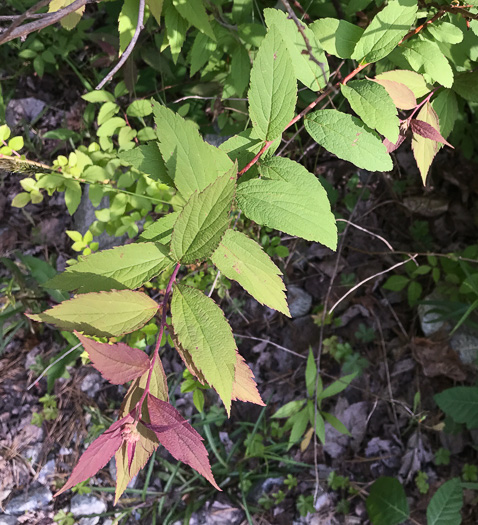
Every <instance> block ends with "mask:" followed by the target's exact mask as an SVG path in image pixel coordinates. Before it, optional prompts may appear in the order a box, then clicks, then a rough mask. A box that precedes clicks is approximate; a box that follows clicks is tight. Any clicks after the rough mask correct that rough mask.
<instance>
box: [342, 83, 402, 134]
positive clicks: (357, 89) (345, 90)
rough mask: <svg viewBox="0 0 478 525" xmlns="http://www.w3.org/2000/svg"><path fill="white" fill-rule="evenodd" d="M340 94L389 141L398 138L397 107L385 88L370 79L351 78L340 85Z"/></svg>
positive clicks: (365, 121)
mask: <svg viewBox="0 0 478 525" xmlns="http://www.w3.org/2000/svg"><path fill="white" fill-rule="evenodd" d="M340 89H341V91H342V95H343V96H344V97H345V98H346V99H347V100H348V101H349V103H350V106H351V108H352V109H353V110H354V111H355V113H357V115H358V116H359V117H360V118H361V119H362V120H363V122H364V123H365V124H366V125H367V126H368V127H369V128H372V129H376V130H377V131H378V132H379V133H380V134H381V135H384V136H385V137H386V138H387V139H388V140H390V141H391V142H396V141H397V140H398V131H399V124H400V123H399V120H398V116H397V108H396V107H395V104H394V103H393V100H392V98H391V97H390V95H389V94H388V93H387V90H386V89H385V88H384V87H383V86H381V85H380V84H378V83H376V82H372V81H370V80H352V81H350V82H349V83H348V84H346V85H343V84H342V85H341V86H340Z"/></svg>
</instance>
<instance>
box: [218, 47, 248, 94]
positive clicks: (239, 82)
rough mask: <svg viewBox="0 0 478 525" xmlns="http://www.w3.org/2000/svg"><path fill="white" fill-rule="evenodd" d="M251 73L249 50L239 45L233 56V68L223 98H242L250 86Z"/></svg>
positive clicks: (225, 85) (235, 48)
mask: <svg viewBox="0 0 478 525" xmlns="http://www.w3.org/2000/svg"><path fill="white" fill-rule="evenodd" d="M250 71H251V59H250V58H249V53H248V52H247V49H246V48H245V47H244V46H243V45H242V44H238V45H236V46H234V49H233V51H232V55H231V67H230V70H229V74H228V76H227V79H226V82H225V84H224V89H223V91H222V98H230V97H234V96H236V97H242V95H243V94H244V91H245V90H246V88H247V86H248V85H249V76H250Z"/></svg>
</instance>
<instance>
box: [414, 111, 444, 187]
mask: <svg viewBox="0 0 478 525" xmlns="http://www.w3.org/2000/svg"><path fill="white" fill-rule="evenodd" d="M416 118H417V120H422V121H423V122H426V123H427V124H430V125H431V126H433V127H434V128H435V129H436V130H437V131H440V124H439V121H438V115H437V114H436V112H435V110H434V109H433V108H432V105H431V104H430V102H427V103H426V104H424V105H423V106H422V109H421V110H420V112H419V113H418V115H417V117H416ZM438 146H439V143H438V142H436V141H434V140H432V139H427V138H425V137H422V136H421V135H417V134H416V133H414V134H413V135H412V150H413V156H414V157H415V161H416V163H417V166H418V169H419V170H420V174H421V176H422V181H423V184H425V183H426V180H427V175H428V170H429V169H430V166H431V163H432V162H433V159H434V158H435V155H436V154H437V153H438V149H439V148H438Z"/></svg>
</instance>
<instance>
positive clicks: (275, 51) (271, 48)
mask: <svg viewBox="0 0 478 525" xmlns="http://www.w3.org/2000/svg"><path fill="white" fill-rule="evenodd" d="M248 97H249V114H250V117H251V120H252V124H253V126H254V129H255V130H256V132H257V134H258V136H259V137H260V138H261V139H265V140H274V139H276V138H277V137H279V136H280V135H282V132H283V131H284V129H285V127H286V125H287V124H288V123H289V122H290V121H291V120H292V117H293V116H294V109H295V104H296V100H297V82H296V80H295V75H294V68H293V65H292V61H291V58H290V55H289V51H288V50H287V46H286V44H285V43H284V40H283V39H282V36H281V34H280V31H279V29H278V28H277V26H275V25H273V26H272V27H271V28H270V29H269V31H268V32H267V35H266V36H265V38H264V40H263V41H262V43H261V46H260V48H259V51H258V53H257V55H256V58H255V60H254V64H253V66H252V71H251V86H250V89H249V95H248Z"/></svg>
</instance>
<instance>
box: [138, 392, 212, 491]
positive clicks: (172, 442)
mask: <svg viewBox="0 0 478 525" xmlns="http://www.w3.org/2000/svg"><path fill="white" fill-rule="evenodd" d="M148 410H149V418H150V420H151V425H147V426H148V428H150V429H151V430H153V432H154V433H155V434H156V436H157V438H158V440H159V442H160V443H161V445H163V447H164V448H166V449H167V450H168V451H169V453H170V454H171V455H172V456H174V458H175V459H177V460H178V461H182V462H183V463H186V465H189V466H190V467H192V468H193V469H194V470H196V471H197V472H199V474H201V475H202V476H204V477H205V478H206V479H207V480H208V481H209V483H211V485H213V486H214V487H215V488H216V489H217V490H221V489H220V488H219V487H218V485H217V483H216V481H215V479H214V476H213V475H212V471H211V465H210V464H209V459H208V454H207V450H206V447H205V446H204V445H203V443H202V437H201V436H200V435H199V434H198V433H197V432H196V430H194V428H193V427H192V426H191V425H190V424H189V423H188V422H187V421H186V420H185V419H184V418H183V417H182V416H181V414H180V413H179V412H178V411H177V410H176V409H175V408H174V407H173V406H171V405H170V404H169V403H166V402H165V401H161V400H160V399H157V398H156V397H154V396H151V395H149V396H148Z"/></svg>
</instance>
